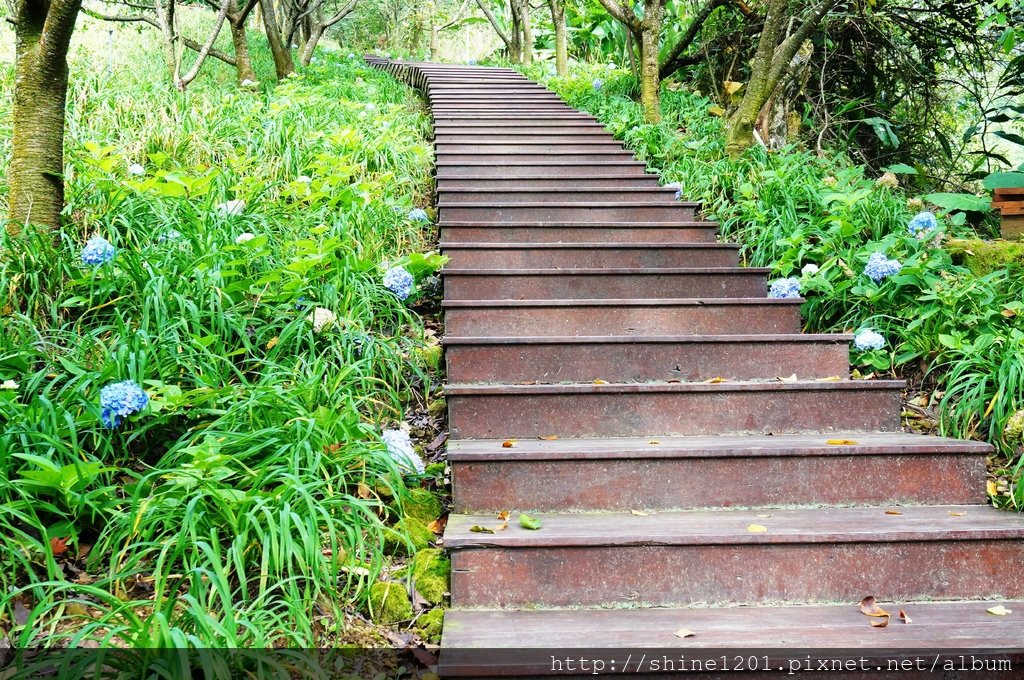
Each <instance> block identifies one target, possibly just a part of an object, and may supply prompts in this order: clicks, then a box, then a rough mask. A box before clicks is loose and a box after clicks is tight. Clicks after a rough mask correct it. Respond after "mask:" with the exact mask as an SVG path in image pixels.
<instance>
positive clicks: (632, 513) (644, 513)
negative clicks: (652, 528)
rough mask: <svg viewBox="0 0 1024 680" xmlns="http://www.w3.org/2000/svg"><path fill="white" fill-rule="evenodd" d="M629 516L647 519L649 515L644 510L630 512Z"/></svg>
mask: <svg viewBox="0 0 1024 680" xmlns="http://www.w3.org/2000/svg"><path fill="white" fill-rule="evenodd" d="M629 514H631V515H636V516H637V517H647V513H646V512H644V511H643V510H630V511H629Z"/></svg>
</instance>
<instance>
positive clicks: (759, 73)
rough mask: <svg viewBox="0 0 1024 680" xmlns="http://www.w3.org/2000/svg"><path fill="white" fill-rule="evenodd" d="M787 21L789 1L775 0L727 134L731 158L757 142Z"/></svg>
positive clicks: (739, 154) (737, 156) (727, 144)
mask: <svg viewBox="0 0 1024 680" xmlns="http://www.w3.org/2000/svg"><path fill="white" fill-rule="evenodd" d="M785 20H786V0H771V2H770V3H769V5H768V14H767V15H766V16H765V18H764V27H763V28H762V29H761V39H760V41H759V42H758V44H757V52H756V53H755V54H754V60H753V62H752V63H751V65H750V79H749V80H748V81H747V86H746V89H745V90H744V92H743V99H742V100H741V101H740V105H739V108H737V109H736V112H735V113H733V115H732V117H730V118H729V124H728V127H727V130H726V135H725V148H726V151H727V152H728V154H729V157H730V158H733V159H735V158H739V157H740V156H742V155H743V152H744V151H746V150H747V149H748V148H749V147H750V145H751V144H753V143H754V123H755V122H757V116H758V114H759V113H761V107H762V106H764V103H765V101H767V99H768V97H769V95H770V94H771V93H770V92H765V86H766V85H767V84H768V78H769V73H770V72H771V69H772V57H774V56H775V48H776V47H777V46H778V44H779V38H780V37H781V36H782V26H783V24H784V23H785Z"/></svg>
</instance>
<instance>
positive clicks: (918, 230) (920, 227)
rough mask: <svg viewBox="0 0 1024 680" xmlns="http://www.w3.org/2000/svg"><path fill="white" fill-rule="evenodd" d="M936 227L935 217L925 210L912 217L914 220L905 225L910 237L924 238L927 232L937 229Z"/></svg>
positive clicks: (937, 224)
mask: <svg viewBox="0 0 1024 680" xmlns="http://www.w3.org/2000/svg"><path fill="white" fill-rule="evenodd" d="M938 226H939V223H938V220H936V219H935V215H933V214H932V213H930V212H928V211H927V210H925V211H923V212H919V213H917V214H916V215H914V218H913V219H912V220H910V223H909V224H907V231H908V232H909V233H910V235H911V236H914V237H916V238H924V237H925V236H926V235H927V234H928V232H930V231H932V230H933V229H936V228H938Z"/></svg>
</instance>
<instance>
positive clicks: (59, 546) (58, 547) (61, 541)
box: [50, 536, 70, 557]
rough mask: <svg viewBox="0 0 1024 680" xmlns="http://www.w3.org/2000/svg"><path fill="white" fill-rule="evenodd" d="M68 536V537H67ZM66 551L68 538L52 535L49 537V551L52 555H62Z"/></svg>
mask: <svg viewBox="0 0 1024 680" xmlns="http://www.w3.org/2000/svg"><path fill="white" fill-rule="evenodd" d="M69 538H70V537H69ZM67 551H68V539H67V538H60V537H58V536H54V537H53V538H51V539H50V552H52V553H53V556H54V557H58V556H60V555H63V554H64V553H66V552H67Z"/></svg>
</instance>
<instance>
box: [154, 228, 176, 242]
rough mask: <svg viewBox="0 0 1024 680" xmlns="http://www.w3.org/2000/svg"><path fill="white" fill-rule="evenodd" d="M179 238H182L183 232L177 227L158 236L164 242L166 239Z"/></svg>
mask: <svg viewBox="0 0 1024 680" xmlns="http://www.w3.org/2000/svg"><path fill="white" fill-rule="evenodd" d="M179 238H181V232H180V231H178V230H177V229H171V230H169V231H167V232H164V233H163V234H160V235H159V236H157V237H156V240H157V241H159V242H160V243H163V242H165V241H177V240H178V239H179Z"/></svg>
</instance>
